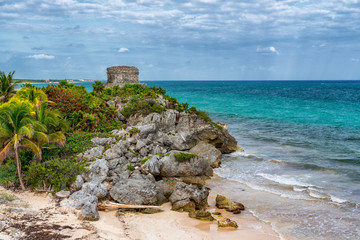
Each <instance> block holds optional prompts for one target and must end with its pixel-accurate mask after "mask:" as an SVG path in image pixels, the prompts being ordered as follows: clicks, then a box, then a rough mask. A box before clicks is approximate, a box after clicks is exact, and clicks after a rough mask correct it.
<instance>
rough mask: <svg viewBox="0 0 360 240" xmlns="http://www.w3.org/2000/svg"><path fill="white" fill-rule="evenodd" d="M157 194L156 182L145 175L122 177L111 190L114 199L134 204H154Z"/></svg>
mask: <svg viewBox="0 0 360 240" xmlns="http://www.w3.org/2000/svg"><path fill="white" fill-rule="evenodd" d="M157 194H158V191H157V190H156V186H155V183H154V182H152V181H151V180H149V179H148V178H145V177H141V178H140V177H139V178H129V179H120V180H119V181H118V182H117V183H116V184H115V185H114V186H113V187H112V188H111V190H110V196H111V197H112V198H113V199H114V200H116V201H117V202H119V203H122V204H132V205H154V204H156V203H157Z"/></svg>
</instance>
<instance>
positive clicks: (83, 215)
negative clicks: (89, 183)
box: [78, 201, 100, 221]
mask: <svg viewBox="0 0 360 240" xmlns="http://www.w3.org/2000/svg"><path fill="white" fill-rule="evenodd" d="M99 218H100V215H99V212H98V208H97V201H96V202H95V201H94V202H86V203H85V204H84V205H83V206H82V208H81V211H80V213H79V215H78V219H80V220H87V221H97V220H99Z"/></svg>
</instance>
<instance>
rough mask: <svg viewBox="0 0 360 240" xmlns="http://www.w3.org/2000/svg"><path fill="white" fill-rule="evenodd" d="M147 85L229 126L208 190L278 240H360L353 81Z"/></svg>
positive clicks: (359, 88)
mask: <svg viewBox="0 0 360 240" xmlns="http://www.w3.org/2000/svg"><path fill="white" fill-rule="evenodd" d="M146 83H147V84H148V86H161V87H162V88H164V89H166V91H167V93H168V94H169V95H170V96H172V97H176V98H177V99H178V101H179V102H188V103H189V105H190V106H196V107H197V108H198V109H201V110H205V111H206V112H208V113H209V115H210V117H211V118H212V119H213V120H214V121H215V122H217V121H219V122H222V123H227V124H228V130H229V132H230V134H232V135H233V136H234V137H235V138H236V139H237V141H238V144H239V146H241V147H242V148H243V149H244V152H235V153H232V154H228V155H224V156H223V159H222V166H221V168H218V169H216V170H215V173H216V174H217V175H218V176H219V177H221V178H222V179H224V180H226V181H228V184H224V183H221V184H219V185H216V184H215V185H214V186H213V187H214V188H216V189H217V190H220V191H221V192H224V193H227V194H229V195H230V196H231V198H233V199H234V200H235V199H236V200H237V201H240V202H243V203H244V204H245V206H246V207H247V208H248V210H249V211H251V213H252V214H253V215H254V216H256V217H257V218H258V219H260V220H262V221H265V222H269V223H271V225H272V227H273V228H274V230H275V231H277V232H278V233H279V234H280V235H281V236H282V238H283V239H360V228H359V226H360V208H359V207H360V81H148V82H146ZM82 84H84V83H82ZM85 85H86V87H87V88H88V89H89V90H90V89H91V84H90V83H85ZM247 192H249V193H251V195H247V194H246V193H247ZM249 196H251V197H249Z"/></svg>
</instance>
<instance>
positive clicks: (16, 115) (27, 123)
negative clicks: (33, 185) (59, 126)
mask: <svg viewBox="0 0 360 240" xmlns="http://www.w3.org/2000/svg"><path fill="white" fill-rule="evenodd" d="M32 108H33V106H32V105H31V104H30V103H29V102H28V101H20V100H18V99H13V100H12V101H10V102H8V103H5V104H3V105H2V106H1V107H0V142H1V143H2V144H3V146H5V147H4V148H3V149H2V150H1V152H0V162H2V161H4V159H5V158H6V157H7V156H8V154H9V153H10V152H11V151H14V154H15V164H16V167H17V172H18V177H19V182H20V186H21V189H23V190H25V186H24V183H23V181H22V176H21V161H20V159H19V149H21V148H28V149H30V150H31V151H32V152H33V153H34V154H35V155H37V156H39V157H41V149H40V147H39V146H38V145H37V144H36V143H35V141H34V140H37V142H48V136H47V135H46V134H45V133H44V132H46V127H45V126H44V125H43V124H41V123H39V122H37V121H35V120H34V118H33V114H32Z"/></svg>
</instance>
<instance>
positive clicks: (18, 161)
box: [15, 148, 25, 190]
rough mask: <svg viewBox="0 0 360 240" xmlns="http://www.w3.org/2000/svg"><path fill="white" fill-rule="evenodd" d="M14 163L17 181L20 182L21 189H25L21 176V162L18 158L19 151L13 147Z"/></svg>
mask: <svg viewBox="0 0 360 240" xmlns="http://www.w3.org/2000/svg"><path fill="white" fill-rule="evenodd" d="M15 163H16V167H17V171H18V176H19V182H20V186H21V189H22V190H25V186H24V183H23V180H22V177H21V162H20V159H19V153H18V149H17V148H15Z"/></svg>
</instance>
